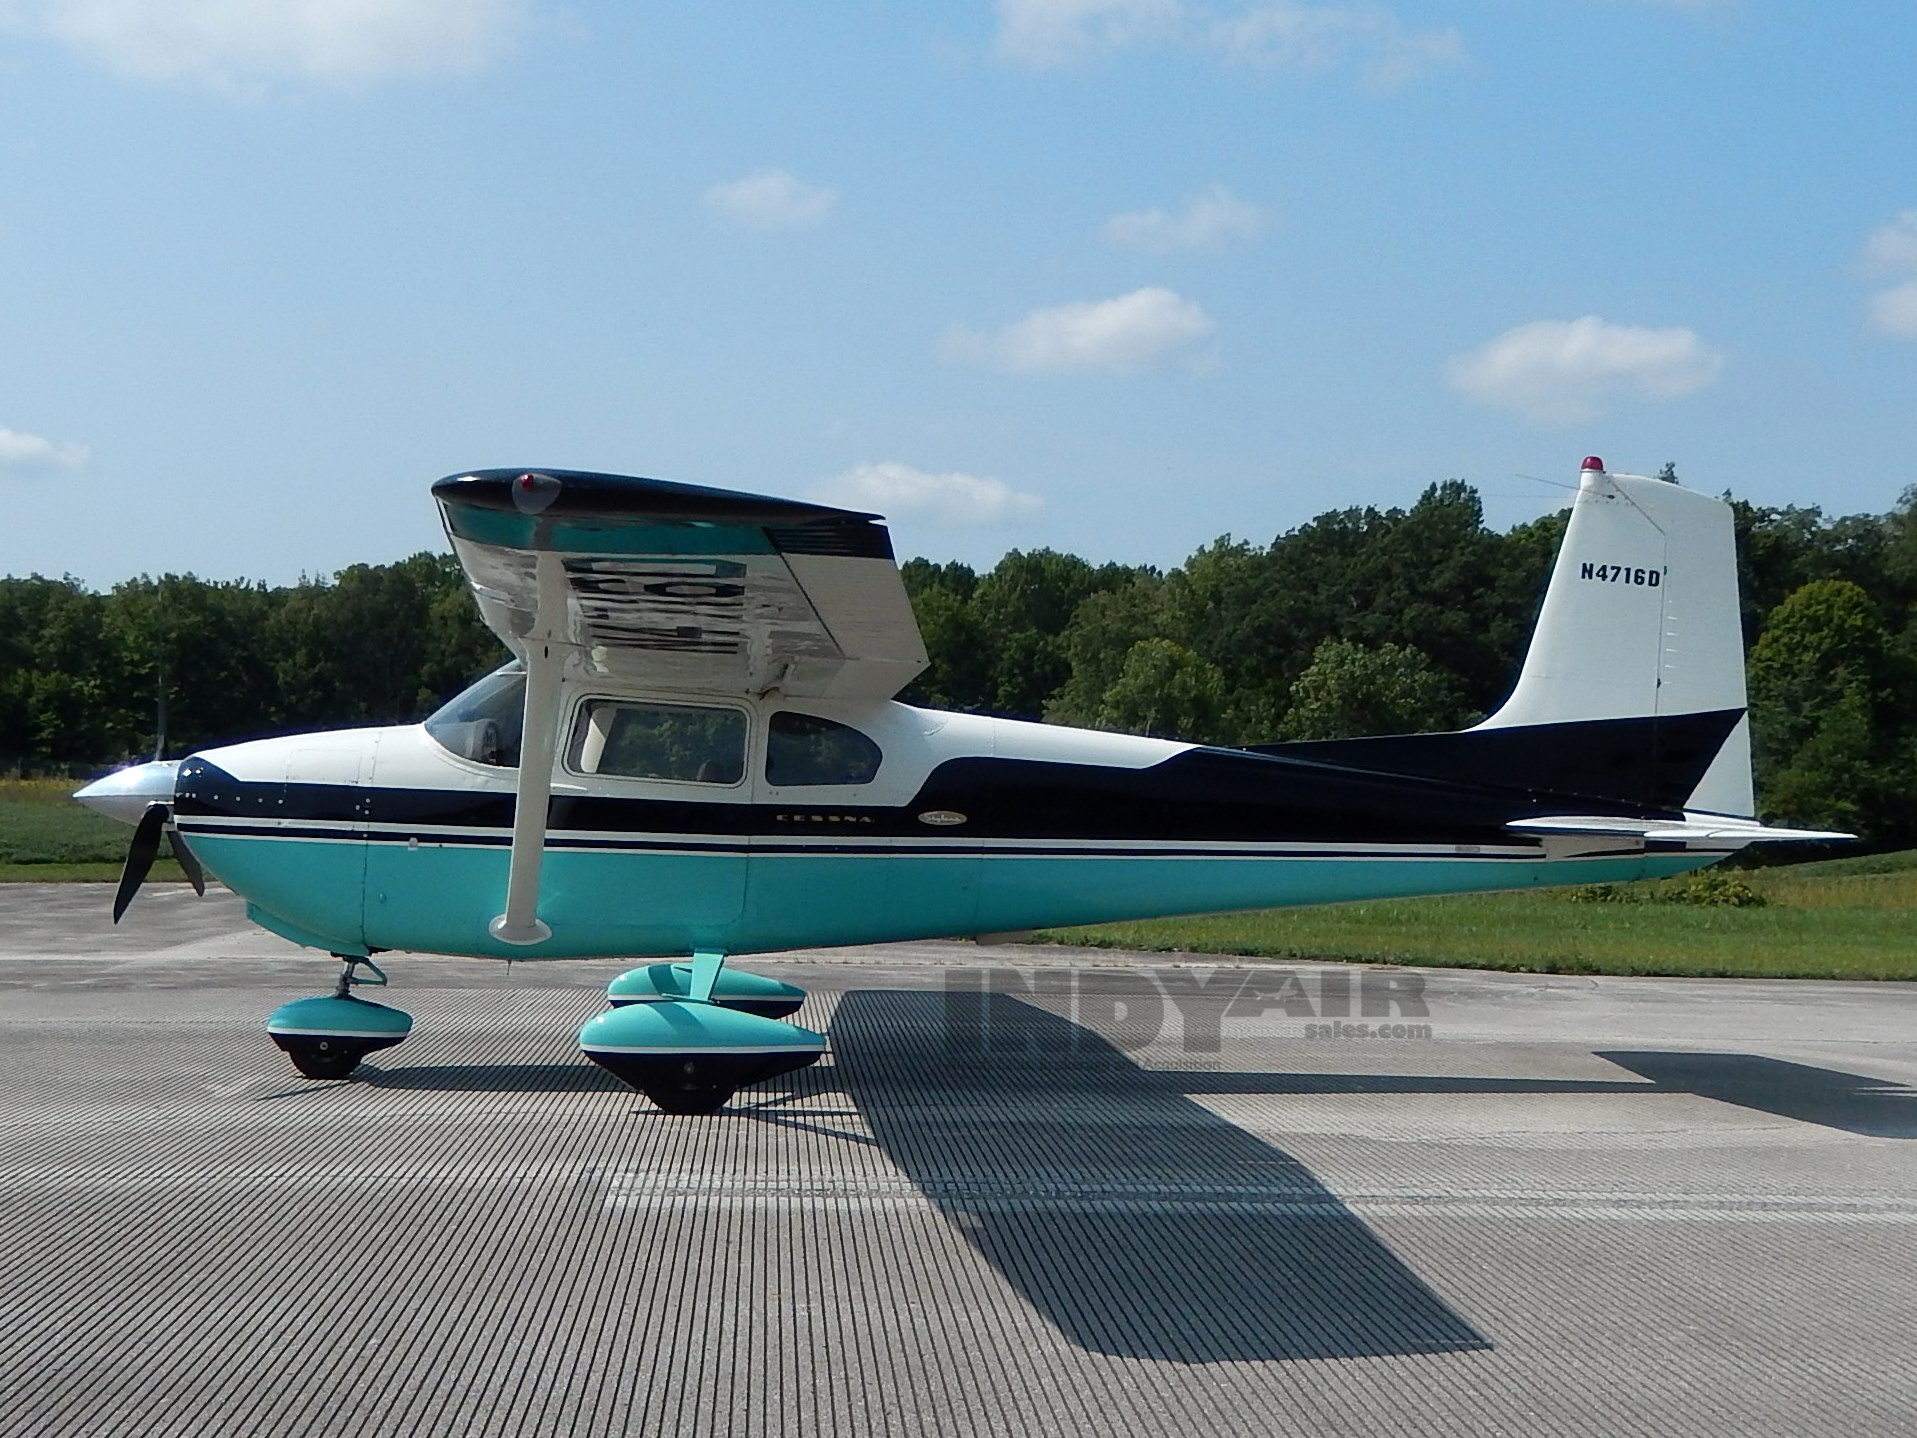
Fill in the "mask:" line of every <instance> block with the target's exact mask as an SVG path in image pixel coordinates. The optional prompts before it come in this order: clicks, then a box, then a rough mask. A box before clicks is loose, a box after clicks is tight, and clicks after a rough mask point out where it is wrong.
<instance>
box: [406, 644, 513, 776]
mask: <svg viewBox="0 0 1917 1438" xmlns="http://www.w3.org/2000/svg"><path fill="white" fill-rule="evenodd" d="M525 719H526V670H525V666H524V665H522V664H521V663H520V662H519V661H518V660H517V659H515V660H513V661H512V663H510V664H507V665H505V666H504V667H502V668H499V669H495V670H494V671H493V672H492V673H490V674H488V675H487V676H486V677H485V678H484V679H482V680H480V681H479V682H478V683H477V684H475V685H473V686H472V687H471V688H470V689H467V690H466V691H465V692H464V693H462V694H460V695H459V697H458V698H456V699H453V700H451V701H450V702H448V703H447V704H445V705H442V706H441V707H440V708H439V709H438V710H437V711H436V712H435V713H434V714H433V716H432V717H431V718H429V719H428V720H427V721H426V732H427V733H428V734H430V735H432V736H433V738H435V739H437V740H438V741H439V742H440V743H441V744H443V745H445V746H446V747H447V748H448V749H450V750H452V752H453V753H455V754H457V755H458V756H459V757H460V758H462V759H470V760H472V761H473V762H474V763H475V764H492V765H496V766H497V767H499V768H501V769H517V768H518V767H519V736H520V730H521V728H522V727H523V726H524V724H525Z"/></svg>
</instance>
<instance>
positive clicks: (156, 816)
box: [113, 804, 206, 924]
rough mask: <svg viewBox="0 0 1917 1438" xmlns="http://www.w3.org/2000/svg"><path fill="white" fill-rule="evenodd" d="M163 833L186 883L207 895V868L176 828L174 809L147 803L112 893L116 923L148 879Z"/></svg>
mask: <svg viewBox="0 0 1917 1438" xmlns="http://www.w3.org/2000/svg"><path fill="white" fill-rule="evenodd" d="M162 836H164V837H165V838H167V839H168V840H169V842H170V846H171V848H172V850H173V857H174V858H175V859H177V860H178V861H179V864H180V867H181V868H182V869H184V870H185V871H186V877H187V882H188V883H190V884H192V885H193V892H194V893H196V894H199V895H201V896H202V897H204V896H205V894H206V871H205V870H204V869H202V868H201V867H200V861H199V859H198V858H196V857H195V856H194V853H193V851H192V850H191V849H189V848H187V846H186V840H185V839H183V838H181V837H180V831H179V830H178V829H176V828H174V827H173V811H172V810H171V809H169V808H168V807H167V806H166V805H165V804H148V805H147V806H146V812H145V813H143V814H141V815H140V822H139V823H138V824H136V825H134V827H133V842H132V843H130V844H128V845H127V846H126V865H125V867H123V868H122V869H121V870H120V888H119V891H118V892H117V893H116V894H114V896H113V922H114V923H116V924H117V923H119V922H120V916H121V915H122V914H124V913H126V909H127V905H128V904H131V903H132V902H133V896H134V895H135V894H137V893H139V892H140V885H142V884H144V883H145V882H146V876H147V874H148V873H149V872H150V871H151V870H152V868H153V860H154V858H155V857H156V856H157V855H158V854H159V852H160V839H161V838H162Z"/></svg>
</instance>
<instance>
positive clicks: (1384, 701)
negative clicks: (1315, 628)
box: [1280, 639, 1475, 739]
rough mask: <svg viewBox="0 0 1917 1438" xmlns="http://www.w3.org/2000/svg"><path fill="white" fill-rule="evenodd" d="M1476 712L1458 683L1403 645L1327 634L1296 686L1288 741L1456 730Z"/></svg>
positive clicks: (1286, 722) (1288, 719)
mask: <svg viewBox="0 0 1917 1438" xmlns="http://www.w3.org/2000/svg"><path fill="white" fill-rule="evenodd" d="M1474 717H1475V716H1474V715H1472V714H1471V712H1470V711H1469V709H1468V708H1467V707H1466V705H1465V703H1464V701H1463V699H1462V698H1461V697H1460V695H1459V692H1458V685H1457V681H1456V680H1454V679H1452V678H1451V677H1450V676H1449V675H1446V674H1444V673H1442V672H1441V671H1439V670H1438V669H1437V667H1436V666H1434V665H1433V664H1432V663H1431V661H1430V660H1429V659H1427V658H1426V657H1425V656H1424V655H1423V654H1422V653H1420V652H1419V651H1418V650H1416V649H1413V648H1411V647H1410V646H1409V645H1403V644H1383V645H1380V646H1378V647H1377V648H1375V649H1372V648H1367V647H1366V646H1365V645H1362V644H1354V643H1352V642H1351V641H1350V640H1346V639H1327V640H1326V641H1325V642H1324V643H1323V644H1321V645H1319V646H1318V652H1317V653H1316V654H1314V655H1313V656H1312V660H1311V665H1310V667H1309V668H1307V669H1306V670H1305V672H1304V673H1303V674H1301V675H1300V676H1299V677H1298V682H1297V683H1296V684H1294V685H1292V687H1291V708H1290V709H1289V710H1288V711H1287V713H1286V714H1285V718H1284V723H1283V724H1282V725H1281V726H1280V732H1281V733H1282V734H1283V736H1284V737H1285V738H1287V739H1351V738H1361V737H1363V736H1366V735H1371V734H1417V733H1425V732H1428V731H1431V730H1435V729H1458V728H1462V727H1463V726H1464V725H1466V724H1468V723H1470V722H1471V721H1472V719H1473V718H1474Z"/></svg>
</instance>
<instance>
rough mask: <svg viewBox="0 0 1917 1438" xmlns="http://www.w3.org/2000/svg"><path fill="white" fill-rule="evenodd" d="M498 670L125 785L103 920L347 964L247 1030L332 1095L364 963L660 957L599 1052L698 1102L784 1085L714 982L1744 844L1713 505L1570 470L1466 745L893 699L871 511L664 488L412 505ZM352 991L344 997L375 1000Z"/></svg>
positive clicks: (612, 484) (449, 489) (1665, 488)
mask: <svg viewBox="0 0 1917 1438" xmlns="http://www.w3.org/2000/svg"><path fill="white" fill-rule="evenodd" d="M433 494H434V497H435V498H436V500H437V501H438V503H439V507H440V512H441V515H442V517H443V518H444V521H445V525H446V532H447V535H448V536H449V538H450V539H451V542H452V546H453V550H454V552H455V553H456V554H457V555H458V557H459V561H460V563H461V564H462V565H463V566H464V567H465V571H466V575H467V578H468V579H469V581H470V583H471V585H472V590H473V594H474V596H475V598H476V599H477V601H478V603H479V608H480V611H481V613H482V614H483V615H484V616H485V619H486V622H487V623H488V624H489V625H490V626H491V627H492V628H493V630H494V631H495V632H497V633H498V635H499V636H500V638H501V639H503V640H504V641H505V642H506V644H507V645H508V646H509V647H510V648H511V650H512V652H513V653H514V655H515V656H516V657H515V658H514V660H513V661H512V662H511V663H509V664H507V665H506V666H505V667H504V668H502V669H500V670H498V671H497V672H495V673H494V674H492V675H490V676H488V677H487V678H484V679H482V680H480V681H479V682H478V683H476V684H475V685H473V686H472V687H471V688H470V689H468V690H467V691H466V692H465V693H463V694H461V695H460V696H459V697H458V698H456V699H454V700H453V701H452V702H451V703H449V704H447V705H446V706H445V707H444V708H443V709H441V710H440V711H439V712H438V713H436V714H434V715H433V716H432V717H431V718H429V719H427V720H426V722H425V723H423V724H411V725H404V726H400V727H395V728H374V729H349V730H339V731H334V732H328V733H319V734H296V735H292V736H289V737H285V738H275V739H262V740H256V741H253V742H249V743H243V744H234V745H231V746H227V747H224V748H217V749H208V750H205V751H203V752H201V753H197V754H194V755H192V756H190V757H189V758H186V759H184V760H177V761H170V762H156V763H152V764H146V765H141V766H138V767H136V768H131V769H126V770H122V771H120V772H118V773H116V774H112V775H109V776H107V777H106V778H104V779H101V780H100V781H98V782H96V783H94V784H91V785H89V786H88V787H86V788H84V789H82V790H80V791H79V793H78V794H77V795H76V796H75V797H77V798H78V799H79V800H80V801H81V802H83V803H86V804H89V805H91V806H93V807H94V808H96V809H100V810H103V811H105V812H107V813H111V814H115V815H116V816H118V817H121V818H124V819H127V820H129V821H134V822H136V828H135V833H134V838H133V842H132V845H131V847H130V850H129V853H128V858H127V866H126V871H125V873H124V874H123V875H122V878H121V883H120V889H119V893H118V896H117V898H116V900H115V906H114V917H115V919H116V921H117V919H118V918H119V916H120V915H121V914H122V913H123V912H124V911H125V909H126V906H127V904H128V903H129V902H130V900H131V899H132V897H133V894H134V893H135V891H136V890H137V889H138V888H139V885H140V882H141V881H142V879H143V878H144V877H145V875H146V872H147V870H148V868H149V867H150V865H151V863H152V861H153V857H154V855H155V853H156V852H157V850H158V847H159V844H160V841H161V838H162V836H163V835H166V836H170V838H171V842H172V845H173V848H174V851H175V853H176V854H177V855H178V856H179V858H180V860H181V862H182V864H183V865H184V866H185V867H186V868H187V870H188V873H189V875H190V876H192V877H193V879H194V882H195V883H196V885H200V884H202V882H203V881H202V879H201V869H202V866H203V867H204V868H205V869H206V870H210V871H211V872H213V873H214V874H216V875H218V877H219V878H220V879H221V881H223V882H224V883H225V884H226V885H227V886H228V887H229V888H230V889H232V890H233V891H234V892H236V893H238V894H239V895H240V896H242V897H243V898H244V899H245V900H246V904H247V914H248V916H249V917H250V918H251V919H252V920H253V921H254V922H255V923H257V924H259V925H261V926H262V927H263V928H266V929H269V930H271V931H272V932H273V933H275V934H279V935H282V936H284V937H285V938H288V939H291V940H293V941H294V942H296V943H300V944H304V945H308V946H311V947H313V948H316V949H321V950H324V951H327V952H330V953H332V954H334V955H335V956H337V957H339V958H341V959H342V960H343V961H344V968H343V970H342V972H341V974H340V977H339V981H338V984H337V985H336V987H335V989H334V991H333V993H331V994H329V995H323V996H320V997H316V998H308V999H301V1000H298V1001H295V1002H293V1003H289V1004H286V1005H284V1006H283V1007H281V1008H280V1009H278V1010H277V1011H276V1012H275V1013H274V1014H273V1015H272V1017H271V1018H270V1019H269V1020H268V1023H267V1031H268V1032H269V1033H270V1034H271V1035H272V1037H273V1039H274V1040H275V1042H276V1043H278V1045H279V1046H280V1047H281V1048H282V1049H284V1050H285V1051H286V1052H287V1053H288V1054H289V1055H290V1056H291V1058H292V1060H293V1062H294V1064H295V1065H296V1066H298V1068H299V1069H300V1071H301V1072H302V1073H304V1074H306V1075H308V1076H309V1077H315V1078H342V1077H345V1076H346V1075H347V1074H349V1073H350V1072H351V1071H352V1070H353V1068H354V1067H355V1066H356V1065H357V1064H358V1063H359V1062H360V1060H361V1059H362V1058H363V1057H364V1056H365V1055H367V1054H369V1053H371V1052H373V1051H375V1050H378V1049H383V1048H386V1047H389V1046H391V1045H393V1044H396V1043H398V1042H400V1041H401V1040H402V1039H404V1038H405V1037H406V1036H407V1034H408V1033H409V1032H410V1031H411V1028H412V1019H411V1018H410V1017H409V1016H408V1015H406V1014H405V1013H402V1012H401V1011H400V1010H398V1009H396V1008H392V1007H390V1006H388V1005H385V1004H379V1003H374V1002H372V1001H370V1000H367V999H364V998H361V997H359V996H358V995H357V994H355V993H354V992H353V990H354V988H355V987H357V986H359V985H362V984H368V983H377V984H383V983H385V981H386V980H385V975H384V974H383V973H382V972H381V970H380V969H379V967H378V965H377V964H376V963H375V961H374V956H375V955H377V954H380V953H382V952H384V951H386V950H414V951H421V950H423V951H428V952H434V953H442V954H459V955H470V956H473V957H476V958H505V959H521V960H524V959H568V958H606V957H633V958H647V959H655V960H659V962H653V963H650V964H645V965H642V966H640V967H638V968H635V969H633V970H632V971H631V972H629V973H627V974H625V975H623V976H622V977H620V978H619V979H617V980H616V981H615V982H614V983H613V984H612V985H611V986H610V989H609V991H608V997H609V999H610V1000H611V1004H612V1007H611V1008H610V1009H609V1010H608V1011H607V1012H605V1013H602V1014H600V1015H598V1016H597V1017H595V1018H593V1019H591V1020H590V1021H589V1022H587V1024H586V1025H585V1027H584V1028H583V1029H582V1030H581V1031H580V1034H579V1043H580V1047H581V1048H582V1049H583V1050H584V1052H585V1053H586V1055H587V1056H588V1057H590V1058H592V1059H593V1060H595V1061H597V1062H598V1063H600V1064H602V1065H603V1066H604V1067H605V1068H607V1069H608V1070H610V1071H611V1072H612V1073H614V1074H615V1075H617V1076H618V1077H619V1078H621V1079H623V1080H625V1081H626V1082H628V1083H630V1084H631V1085H632V1086H634V1087H635V1088H638V1089H640V1090H642V1091H643V1092H644V1093H646V1094H647V1095H648V1096H649V1097H651V1098H652V1099H653V1101H654V1102H655V1103H657V1104H658V1105H659V1106H660V1107H661V1108H663V1109H666V1110H668V1111H670V1112H678V1113H703V1112H710V1111H713V1110H715V1109H717V1108H720V1107H722V1106H723V1105H724V1104H725V1103H726V1102H728V1101H729V1100H730V1099H731V1098H732V1096H733V1094H734V1092H735V1091H736V1090H737V1089H738V1088H739V1087H741V1086H742V1085H746V1084H750V1083H753V1082H755V1081H759V1080H763V1079H766V1078H770V1077H773V1076H776V1075H779V1074H783V1073H787V1072H790V1071H792V1070H795V1069H799V1068H802V1067H804V1066H805V1065H807V1064H810V1063H812V1062H814V1061H815V1060H817V1059H818V1058H819V1057H820V1055H821V1053H822V1052H823V1051H824V1047H825V1039H824V1036H823V1035H821V1034H818V1033H815V1032H813V1031H812V1030H810V1029H806V1028H803V1027H800V1026H798V1025H796V1024H793V1023H790V1022H787V1021H786V1020H787V1019H788V1018H789V1016H791V1015H792V1014H794V1013H795V1012H796V1011H797V1010H798V1008H799V1007H800V1005H801V1004H802V1002H803V1001H804V998H805V995H804V993H803V991H802V990H800V989H797V988H795V987H793V986H791V985H788V984H784V983H780V982H778V981H777V980H774V979H770V978H766V977H764V976H760V975H754V974H750V973H746V972H742V971H740V970H738V969H736V968H733V967H731V966H729V963H728V961H729V960H730V959H731V958H732V957H733V956H734V955H741V954H751V953H762V952H767V951H771V950H780V949H794V948H804V947H810V946H821V945H837V944H864V943H877V942H885V941H888V940H901V939H919V938H931V937H944V936H965V935H974V934H987V933H1001V932H1009V931H1016V930H1023V929H1032V928H1038V927H1043V926H1050V925H1060V924H1082V923H1093V922H1099V921H1105V920H1115V919H1129V918H1139V917H1145V916H1151V915H1168V914H1190V913H1202V912H1211V911H1220V910H1232V909H1251V908H1266V907H1273V906H1278V905H1286V904H1309V903H1325V902H1332V901H1338V900H1349V899H1367V898H1382V897H1394V896H1402V895H1411V894H1443V893H1461V892H1466V891H1474V890H1491V889H1513V888H1523V887H1530V886H1535V885H1547V884H1586V883H1592V882H1597V881H1603V880H1620V879H1634V878H1639V877H1643V876H1650V875H1667V874H1675V873H1679V872H1682V871H1684V870H1687V869H1692V868H1697V867H1699V866H1701V865H1704V864H1708V863H1710V862H1712V861H1713V860H1716V859H1719V858H1721V857H1723V856H1724V855H1726V854H1728V853H1731V852H1732V851H1734V850H1736V849H1739V848H1741V847H1743V846H1744V845H1746V844H1750V843H1753V842H1757V841H1764V840H1795V839H1812V838H1841V837H1845V836H1843V835H1835V834H1821V833H1811V832H1807V831H1797V830H1785V829H1775V828H1766V827H1764V826H1763V825H1761V824H1759V823H1758V822H1757V821H1756V820H1755V819H1754V818H1753V817H1752V816H1753V814H1754V813H1755V808H1754V805H1753V800H1752V790H1751V767H1750V745H1749V728H1748V724H1747V721H1746V718H1745V694H1744V663H1743V646H1742V641H1741V637H1740V631H1739V617H1738V594H1737V570H1736V559H1735V553H1734V548H1733V543H1732V531H1731V516H1730V511H1729V508H1728V507H1727V506H1726V505H1725V504H1723V503H1722V502H1721V501H1719V500H1716V499H1712V498H1710V497H1708V496H1705V495H1702V494H1698V493H1695V492H1692V491H1689V490H1686V489H1683V488H1680V487H1678V486H1677V485H1675V484H1672V483H1669V482H1664V481H1659V480H1653V479H1646V478H1643V477H1641V476H1631V475H1622V474H1610V473H1607V472H1606V471H1605V469H1604V466H1603V464H1602V462H1601V461H1599V460H1597V459H1594V458H1593V459H1587V460H1585V461H1584V466H1583V472H1582V476H1581V481H1580V484H1579V487H1578V491H1577V498H1576V502H1575V505H1574V507H1573V510H1572V515H1571V520H1570V524H1569V528H1568V529H1567V531H1566V533H1565V537H1564V542H1563V546H1562V549H1561V551H1560V553H1559V555H1558V558H1557V563H1556V567H1555V569H1554V571H1553V573H1552V577H1551V582H1550V587H1549V590H1548V591H1547V593H1546V595H1545V599H1544V607H1543V610H1542V612H1541V614H1540V616H1539V619H1538V623H1537V628H1536V631H1535V633H1534V635H1533V637H1532V641H1531V646H1530V649H1529V652H1528V653H1527V655H1526V657H1525V661H1524V665H1523V669H1522V671H1521V673H1520V675H1519V678H1518V682H1517V687H1516V689H1515V690H1514V691H1513V693H1512V694H1511V697H1510V698H1509V700H1507V701H1506V703H1505V704H1504V706H1503V707H1502V708H1501V709H1499V710H1498V711H1497V712H1496V713H1495V714H1493V715H1492V716H1491V717H1490V718H1489V719H1486V720H1485V721H1484V722H1483V723H1482V724H1479V725H1478V726H1477V727H1475V728H1473V729H1468V730H1465V731H1462V732H1459V733H1444V734H1424V735H1408V736H1395V737H1387V738H1369V739H1344V740H1331V741H1324V742H1315V743H1287V744H1264V745H1254V746H1251V747H1248V748H1242V749H1227V748H1218V747H1211V746H1205V745H1198V744H1183V743H1174V742H1171V741H1169V740H1164V739H1152V738H1139V737H1134V736H1130V735H1122V734H1107V733H1100V732H1094V731H1089V730H1083V729H1068V728H1062V727H1058V726H1054V725H1046V724H1034V723H1022V722H1018V721H1014V720H1009V719H997V718H990V717H985V716H981V715H973V714H953V713H939V712H934V711H930V710H925V709H919V708H914V707H912V706H911V705H907V704H901V703H899V702H897V701H896V700H894V698H893V696H894V695H895V694H897V693H898V691H899V690H900V689H902V688H903V687H904V686H905V685H906V684H907V683H908V682H909V681H910V680H911V679H912V678H913V676H914V675H916V674H918V673H919V671H920V670H921V669H923V668H924V666H925V663H926V656H925V649H924V646H923V644H922V642H921V640H920V637H919V632H918V627H917V624H916V623H915V622H914V619H913V616H912V610H911V606H910V604H909V602H908V600H907V597H906V593H905V590H904V587H903V585H902V584H901V582H900V579H899V573H898V569H897V566H896V564H895V563H894V560H893V556H892V546H891V541H890V539H889V537H888V535H887V532H886V529H885V527H884V525H883V523H882V522H881V521H880V519H879V518H878V517H877V516H874V515H870V514H861V513H855V512H851V511H847V510H841V509H831V508H825V507H822V506H819V505H815V504H807V503H801V502H795V501H792V500H784V499H773V498H767V497H764V496H761V495H755V494H742V493H734V492H731V491H728V490H720V489H708V488H703V487H699V486H694V485H686V484H674V483H668V482H665V481H661V480H653V479H636V478H626V477H622V476H617V475H605V474H590V473H580V472H573V471H559V470H546V471H538V470H532V471H528V470H478V471H474V472H471V473H466V474H459V475H453V476H450V477H448V478H446V479H442V480H440V481H439V482H438V483H437V484H436V485H434V486H433ZM361 970H365V971H366V973H365V975H364V976H362V974H361V972H360V971H361Z"/></svg>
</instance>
